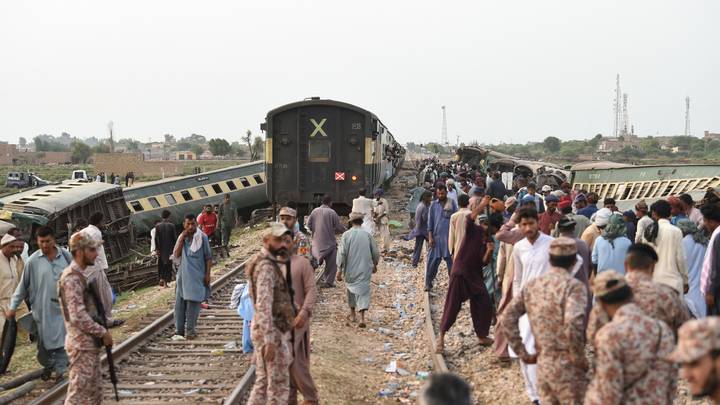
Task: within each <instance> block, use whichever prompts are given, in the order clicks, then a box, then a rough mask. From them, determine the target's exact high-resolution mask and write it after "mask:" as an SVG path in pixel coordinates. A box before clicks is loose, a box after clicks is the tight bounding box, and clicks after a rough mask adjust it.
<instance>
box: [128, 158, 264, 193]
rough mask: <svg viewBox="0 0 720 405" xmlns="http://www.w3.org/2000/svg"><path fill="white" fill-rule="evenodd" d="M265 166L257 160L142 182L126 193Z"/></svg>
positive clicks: (129, 188)
mask: <svg viewBox="0 0 720 405" xmlns="http://www.w3.org/2000/svg"><path fill="white" fill-rule="evenodd" d="M264 164H265V162H264V161H262V160H256V161H254V162H249V163H243V164H241V165H233V166H228V167H223V168H222V169H215V170H211V171H209V172H202V173H198V174H188V175H185V176H173V177H168V178H165V179H160V180H153V181H148V182H142V183H140V184H138V185H137V186H132V187H126V188H125V189H124V190H125V191H136V190H140V189H143V188H147V187H153V186H157V185H160V184H168V183H173V182H176V181H183V180H187V179H192V178H195V177H200V176H209V175H212V174H216V173H222V172H226V171H228V170H234V169H239V168H242V167H249V166H253V165H260V166H262V165H264Z"/></svg>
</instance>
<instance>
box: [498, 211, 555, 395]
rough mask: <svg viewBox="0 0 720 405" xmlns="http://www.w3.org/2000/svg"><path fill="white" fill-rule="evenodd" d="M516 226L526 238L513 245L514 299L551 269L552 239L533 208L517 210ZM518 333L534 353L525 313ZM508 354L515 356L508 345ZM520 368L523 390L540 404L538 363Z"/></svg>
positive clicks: (533, 338) (530, 352)
mask: <svg viewBox="0 0 720 405" xmlns="http://www.w3.org/2000/svg"><path fill="white" fill-rule="evenodd" d="M516 216H517V220H518V221H519V222H518V226H519V229H520V232H522V233H523V235H525V238H524V239H522V240H521V241H520V242H517V243H516V244H515V246H514V248H513V263H514V266H515V274H514V278H513V284H512V295H513V298H515V297H517V296H519V295H520V292H521V291H522V289H523V288H524V287H525V286H526V285H527V283H528V282H529V281H530V280H533V279H535V278H537V277H540V276H542V275H543V274H545V272H547V271H548V269H549V268H550V242H552V241H553V238H552V237H550V236H548V235H545V234H544V233H542V232H540V228H539V226H538V214H537V211H536V210H535V209H534V208H533V207H523V208H521V209H520V210H518V212H517V214H516ZM519 323H520V325H519V326H520V335H521V336H522V340H523V345H525V350H526V351H527V352H528V353H529V354H535V353H536V351H535V337H534V336H533V334H532V331H531V330H530V321H529V319H528V316H527V314H525V315H523V316H522V317H521V318H520V321H519ZM509 352H510V357H514V358H517V355H516V354H515V353H514V352H513V351H512V349H511V348H509ZM520 369H521V371H522V374H523V379H524V380H525V389H526V390H527V393H528V396H529V397H530V400H531V401H533V403H539V401H540V395H539V393H538V387H537V365H536V364H527V363H524V362H523V361H522V360H520Z"/></svg>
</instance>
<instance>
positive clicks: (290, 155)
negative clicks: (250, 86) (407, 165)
mask: <svg viewBox="0 0 720 405" xmlns="http://www.w3.org/2000/svg"><path fill="white" fill-rule="evenodd" d="M260 128H261V129H262V130H263V131H264V132H265V136H266V146H265V161H266V165H265V173H266V177H267V178H268V183H267V197H268V200H269V201H270V202H271V203H273V204H286V203H288V202H294V203H295V204H297V206H298V210H299V214H300V215H306V214H308V213H309V212H310V210H311V209H312V208H313V207H315V206H317V205H319V204H320V201H321V199H322V196H323V195H325V194H330V195H331V196H332V197H333V202H334V204H333V205H334V206H333V208H335V209H336V210H337V211H338V212H339V213H340V214H341V215H346V214H347V213H349V212H350V209H351V207H352V200H353V199H354V198H356V197H357V196H358V192H359V191H360V190H361V189H365V190H367V192H368V194H371V193H372V191H373V190H374V189H376V188H378V187H380V186H382V185H383V184H385V183H386V182H388V181H389V180H390V179H391V178H392V177H393V176H394V175H395V174H396V172H397V170H398V169H399V168H400V167H401V165H402V162H403V160H404V158H405V149H404V148H403V147H402V146H401V145H400V144H399V143H398V142H397V141H396V140H395V138H394V137H393V135H392V133H390V131H389V130H388V128H387V127H386V126H385V125H384V124H383V123H382V122H381V121H380V119H379V118H378V117H377V116H376V115H375V114H373V113H371V112H369V111H367V110H365V109H363V108H360V107H357V106H354V105H352V104H348V103H343V102H340V101H334V100H322V99H320V98H318V97H313V98H311V99H307V100H304V101H300V102H295V103H291V104H287V105H284V106H281V107H278V108H276V109H274V110H271V111H270V112H268V113H267V117H266V118H265V122H264V123H263V124H261V125H260Z"/></svg>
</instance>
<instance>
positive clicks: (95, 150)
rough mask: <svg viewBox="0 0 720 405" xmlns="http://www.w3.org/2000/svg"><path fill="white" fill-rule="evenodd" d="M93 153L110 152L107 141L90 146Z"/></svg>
mask: <svg viewBox="0 0 720 405" xmlns="http://www.w3.org/2000/svg"><path fill="white" fill-rule="evenodd" d="M92 151H93V153H110V145H108V142H107V141H103V142H101V143H100V144H99V145H98V146H96V147H94V148H92Z"/></svg>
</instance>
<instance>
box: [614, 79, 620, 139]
mask: <svg viewBox="0 0 720 405" xmlns="http://www.w3.org/2000/svg"><path fill="white" fill-rule="evenodd" d="M620 97H621V96H620V74H619V73H618V74H617V76H616V77H615V100H613V101H614V104H615V105H614V107H613V113H614V115H615V118H614V121H615V126H614V130H613V134H614V136H615V137H617V136H618V135H620V125H621V123H622V111H621V109H620V102H621V101H620Z"/></svg>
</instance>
